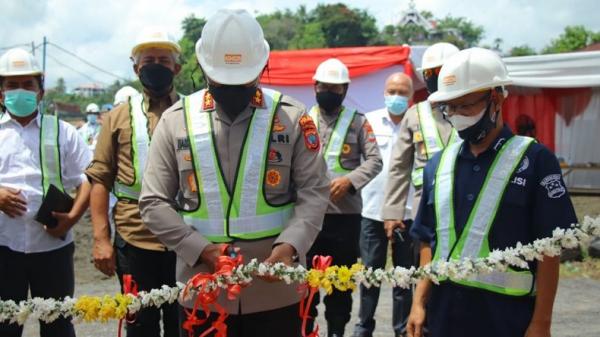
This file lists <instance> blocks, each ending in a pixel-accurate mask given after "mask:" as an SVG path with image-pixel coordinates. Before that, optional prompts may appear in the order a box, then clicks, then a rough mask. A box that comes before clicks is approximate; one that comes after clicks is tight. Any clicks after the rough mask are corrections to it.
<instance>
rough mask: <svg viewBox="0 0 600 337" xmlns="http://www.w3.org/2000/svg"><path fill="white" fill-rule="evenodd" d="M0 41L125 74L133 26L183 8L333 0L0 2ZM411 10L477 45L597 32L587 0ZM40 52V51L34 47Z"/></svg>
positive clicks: (391, 5)
mask: <svg viewBox="0 0 600 337" xmlns="http://www.w3.org/2000/svg"><path fill="white" fill-rule="evenodd" d="M1 2H2V6H1V7H2V11H1V13H0V23H1V24H2V28H3V29H1V30H0V41H1V42H0V47H4V46H10V45H14V44H21V43H26V44H27V43H28V44H30V43H31V41H35V43H36V44H40V43H41V42H42V38H43V37H44V36H47V37H48V40H49V41H51V42H53V43H56V44H58V45H60V46H62V47H64V48H66V49H68V50H70V51H72V52H74V53H76V54H77V55H79V56H80V57H82V58H84V59H86V60H88V61H90V62H91V63H93V64H96V65H98V66H99V67H101V68H103V69H106V70H108V71H110V72H112V73H115V74H117V75H119V76H122V77H126V78H132V77H133V76H134V75H133V71H132V70H131V62H130V61H129V53H130V50H131V47H132V44H133V42H134V41H135V38H136V36H137V32H138V31H139V30H140V29H141V28H142V27H144V26H146V25H162V26H165V27H169V28H170V29H171V30H172V32H173V33H174V35H175V36H176V37H180V36H181V35H182V32H181V21H182V20H183V18H185V17H186V16H188V15H189V14H195V15H196V16H198V17H209V16H210V15H211V14H213V13H214V12H215V11H216V10H217V9H218V8H222V7H226V8H244V9H247V10H248V11H250V12H251V13H254V14H258V13H268V12H271V11H273V10H275V9H285V8H291V9H296V8H297V7H298V6H300V5H302V4H304V5H306V7H307V8H308V9H309V10H310V9H312V8H314V7H315V6H316V5H317V3H335V2H339V1H314V0H311V1H300V0H288V1H286V2H281V1H275V0H254V1H251V0H237V1H229V2H217V1H192V0H187V1H186V0H170V1H167V0H162V1H148V0H128V1H120V0H102V1H88V0H86V1H83V0H80V1H76V0H46V1H43V0H20V1H12V0H1ZM346 3H347V4H349V5H350V6H352V7H358V8H363V9H366V10H367V11H369V12H370V13H371V14H372V15H374V16H375V17H376V18H377V19H378V24H379V25H380V26H383V25H385V24H389V23H393V22H395V21H396V20H398V18H399V16H400V15H401V12H402V11H403V10H404V9H406V6H407V4H408V2H407V1H402V2H400V1H397V0H380V1H372V0H355V1H351V2H350V1H346ZM416 3H417V8H418V9H420V10H429V11H431V12H433V14H434V16H436V17H443V16H445V15H447V14H449V15H452V16H463V17H466V18H469V19H470V20H472V21H473V22H474V23H476V24H478V25H482V26H483V27H484V28H485V31H486V36H485V38H484V40H483V41H482V42H483V43H487V44H492V41H493V40H494V38H496V37H500V38H502V39H503V40H504V44H503V48H505V49H509V48H510V47H513V46H516V45H521V44H529V45H530V46H532V47H534V48H536V49H541V48H542V47H543V46H544V45H546V44H547V43H548V42H549V41H550V39H551V38H554V37H556V36H557V35H558V34H560V33H561V32H562V30H563V29H564V27H565V26H567V25H576V24H581V25H584V26H586V27H588V28H589V29H593V30H596V31H600V20H597V18H596V17H597V16H596V15H595V13H596V10H595V8H594V7H595V6H594V5H595V1H593V0H571V1H568V2H567V1H563V0H530V1H527V0H496V1H477V0H469V1H456V0H418V1H416ZM48 54H49V55H51V56H53V57H55V58H57V59H59V60H60V61H61V62H63V63H65V64H67V65H68V66H70V67H72V68H74V69H76V70H79V71H82V72H85V73H86V74H87V75H88V76H90V77H92V78H93V79H95V80H97V81H101V82H104V83H111V82H112V81H114V78H112V77H110V76H108V75H105V74H102V73H100V72H97V71H95V70H94V69H91V68H90V67H88V66H86V65H84V64H83V63H81V62H79V61H77V60H76V59H74V58H72V57H70V56H67V55H65V54H63V53H62V52H60V51H59V50H57V49H56V48H54V47H52V46H49V47H48ZM36 55H38V56H39V55H41V50H37V51H36ZM58 77H64V78H65V80H66V82H67V86H68V87H70V88H72V87H73V86H75V85H77V84H81V83H86V82H90V80H89V79H87V78H85V77H83V76H81V75H79V74H77V73H75V72H73V71H71V70H69V69H66V68H65V67H62V66H59V65H58V64H57V63H56V62H54V60H51V59H48V61H47V79H48V82H47V83H48V84H49V85H54V83H55V81H56V79H57V78H58Z"/></svg>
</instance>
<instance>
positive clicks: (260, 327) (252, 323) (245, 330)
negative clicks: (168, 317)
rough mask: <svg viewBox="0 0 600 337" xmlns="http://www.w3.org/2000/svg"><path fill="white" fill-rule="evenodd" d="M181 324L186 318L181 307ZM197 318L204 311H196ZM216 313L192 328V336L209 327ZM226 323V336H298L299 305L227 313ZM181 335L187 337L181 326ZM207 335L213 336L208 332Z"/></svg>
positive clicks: (202, 314)
mask: <svg viewBox="0 0 600 337" xmlns="http://www.w3.org/2000/svg"><path fill="white" fill-rule="evenodd" d="M180 312H181V315H180V317H181V324H180V325H182V324H183V322H184V321H185V319H186V318H187V314H186V312H185V310H184V309H183V308H181V309H180ZM196 315H197V317H198V318H201V319H204V318H205V317H206V316H205V315H204V312H201V311H200V312H198V313H197V314H196ZM217 317H218V315H217V314H215V313H211V314H210V316H209V317H208V320H207V321H206V322H205V323H204V324H203V325H202V326H200V327H198V328H196V329H194V332H193V336H195V337H196V336H200V335H201V334H202V333H203V332H204V331H206V330H207V329H209V328H210V327H211V324H212V323H213V322H214V321H215V320H216V319H217ZM225 324H227V337H271V336H272V337H300V336H301V334H300V329H301V327H302V320H301V319H300V306H299V304H298V303H296V304H293V305H290V306H287V307H283V308H279V309H274V310H269V311H261V312H256V313H251V314H245V315H229V316H227V318H226V319H225ZM180 336H181V337H188V331H187V330H184V329H183V328H181V335H180ZM208 336H210V337H212V336H214V333H210V334H209V335H208Z"/></svg>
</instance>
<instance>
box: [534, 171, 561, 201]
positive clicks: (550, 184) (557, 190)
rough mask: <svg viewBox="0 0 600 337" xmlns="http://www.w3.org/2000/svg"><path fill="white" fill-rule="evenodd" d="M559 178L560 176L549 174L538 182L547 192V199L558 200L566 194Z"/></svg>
mask: <svg viewBox="0 0 600 337" xmlns="http://www.w3.org/2000/svg"><path fill="white" fill-rule="evenodd" d="M561 178H562V177H561V175H560V174H551V175H549V176H546V177H545V178H544V179H542V181H541V182H540V185H542V186H543V187H545V188H546V190H547V191H548V198H551V199H558V198H560V197H562V196H563V195H565V193H567V189H566V188H565V187H564V186H563V184H562V180H561Z"/></svg>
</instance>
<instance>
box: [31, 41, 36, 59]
mask: <svg viewBox="0 0 600 337" xmlns="http://www.w3.org/2000/svg"><path fill="white" fill-rule="evenodd" d="M31 54H32V55H33V56H35V41H31Z"/></svg>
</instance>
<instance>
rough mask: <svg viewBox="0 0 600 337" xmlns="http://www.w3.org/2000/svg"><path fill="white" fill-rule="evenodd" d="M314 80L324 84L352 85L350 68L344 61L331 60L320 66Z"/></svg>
mask: <svg viewBox="0 0 600 337" xmlns="http://www.w3.org/2000/svg"><path fill="white" fill-rule="evenodd" d="M313 80H315V81H317V82H323V83H332V84H345V83H350V75H349V72H348V67H346V65H345V64H344V63H342V61H340V60H338V59H336V58H331V59H328V60H325V61H323V62H322V63H321V64H319V66H318V67H317V70H316V71H315V75H314V76H313Z"/></svg>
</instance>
